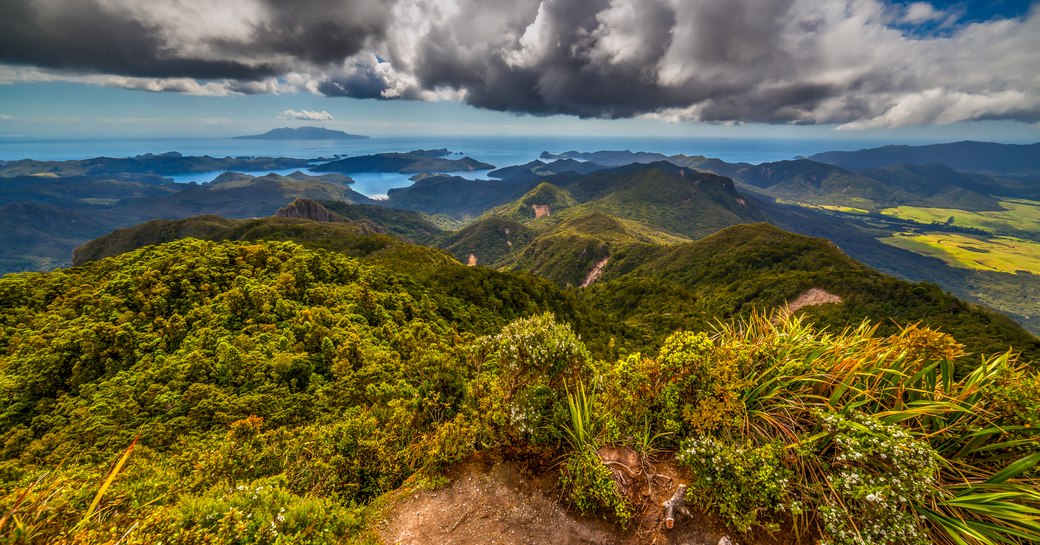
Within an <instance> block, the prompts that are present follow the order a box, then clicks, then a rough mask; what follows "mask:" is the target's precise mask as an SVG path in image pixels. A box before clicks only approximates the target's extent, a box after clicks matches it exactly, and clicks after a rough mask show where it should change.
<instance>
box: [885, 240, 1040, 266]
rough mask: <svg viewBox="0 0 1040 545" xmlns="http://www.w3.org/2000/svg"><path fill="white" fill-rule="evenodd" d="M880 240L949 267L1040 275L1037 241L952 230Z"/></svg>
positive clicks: (1039, 250)
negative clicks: (974, 234) (938, 261)
mask: <svg viewBox="0 0 1040 545" xmlns="http://www.w3.org/2000/svg"><path fill="white" fill-rule="evenodd" d="M881 242H884V243H885V244H889V245H892V246H896V247H898V248H903V249H905V250H910V251H911V252H916V253H919V254H922V255H927V256H931V257H937V258H939V259H942V260H943V261H945V262H946V263H947V264H948V265H950V266H952V267H960V268H964V269H976V270H983V271H996V272H1005V273H1012V274H1017V273H1019V272H1022V271H1025V272H1028V273H1032V274H1036V275H1040V244H1038V243H1036V242H1032V241H1028V240H1022V239H1019V238H1014V237H1002V236H998V237H974V236H967V235H960V234H955V233H936V232H932V233H928V232H926V233H896V234H895V235H894V236H891V237H888V238H883V239H881Z"/></svg>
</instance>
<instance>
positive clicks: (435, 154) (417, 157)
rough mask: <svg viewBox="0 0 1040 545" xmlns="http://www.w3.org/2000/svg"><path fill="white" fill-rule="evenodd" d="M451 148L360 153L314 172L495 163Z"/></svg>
mask: <svg viewBox="0 0 1040 545" xmlns="http://www.w3.org/2000/svg"><path fill="white" fill-rule="evenodd" d="M451 155H452V153H451V152H450V151H448V150H447V149H444V148H441V149H432V150H414V151H409V152H407V153H400V152H389V153H377V154H375V155H359V156H356V157H348V158H346V159H340V160H338V161H330V162H328V163H323V164H320V165H316V166H312V167H311V168H310V169H311V170H312V171H314V172H399V173H401V174H412V173H418V172H463V171H473V170H490V169H493V168H495V165H491V164H488V163H482V162H480V161H477V160H476V159H472V158H470V157H462V158H461V159H450V158H449V157H450V156H451Z"/></svg>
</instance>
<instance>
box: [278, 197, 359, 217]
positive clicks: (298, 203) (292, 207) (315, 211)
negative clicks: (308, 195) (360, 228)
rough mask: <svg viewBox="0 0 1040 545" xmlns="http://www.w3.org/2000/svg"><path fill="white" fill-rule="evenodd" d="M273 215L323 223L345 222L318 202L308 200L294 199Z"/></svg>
mask: <svg viewBox="0 0 1040 545" xmlns="http://www.w3.org/2000/svg"><path fill="white" fill-rule="evenodd" d="M274 215H275V217H280V218H303V219H308V220H312V221H320V222H325V223H332V222H345V221H347V220H346V219H344V218H343V217H342V216H340V215H339V214H336V213H334V212H331V211H330V210H329V209H328V208H325V207H324V206H322V205H321V203H319V202H318V201H312V200H310V199H296V200H294V201H293V202H291V203H289V204H288V205H287V206H284V207H282V208H279V209H278V211H277V212H275V213H274Z"/></svg>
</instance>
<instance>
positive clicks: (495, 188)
mask: <svg viewBox="0 0 1040 545" xmlns="http://www.w3.org/2000/svg"><path fill="white" fill-rule="evenodd" d="M535 185H537V183H536V182H533V181H524V182H518V183H507V182H505V181H497V180H468V179H466V178H461V177H459V176H448V175H443V174H441V175H432V176H423V177H421V178H419V179H417V180H416V181H415V183H414V184H412V185H410V186H408V187H401V188H394V189H391V190H389V191H387V196H388V197H389V200H388V201H387V202H386V203H385V204H387V205H389V206H392V207H394V208H403V209H405V210H414V211H418V212H425V213H427V214H444V215H447V216H451V217H453V218H456V219H473V218H477V217H479V216H480V215H481V214H482V213H483V212H484V211H485V210H487V209H488V208H491V207H493V206H498V205H500V204H503V203H507V202H509V201H512V200H514V199H518V198H520V197H521V196H523V194H524V193H526V192H528V191H530V190H531V189H533V188H534V186H535Z"/></svg>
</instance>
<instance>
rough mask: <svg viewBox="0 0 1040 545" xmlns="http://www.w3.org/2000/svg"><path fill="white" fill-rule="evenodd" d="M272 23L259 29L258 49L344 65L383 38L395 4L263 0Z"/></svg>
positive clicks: (380, 0) (379, 0)
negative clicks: (343, 63)
mask: <svg viewBox="0 0 1040 545" xmlns="http://www.w3.org/2000/svg"><path fill="white" fill-rule="evenodd" d="M262 4H263V5H264V6H265V7H266V8H267V11H268V14H269V15H270V22H269V23H265V24H263V25H260V26H258V27H257V29H256V38H257V39H256V40H255V41H254V42H252V43H251V44H250V46H251V47H253V48H256V49H267V50H268V51H270V52H276V53H286V54H289V55H292V56H293V57H295V58H298V59H301V60H305V61H310V62H312V63H315V64H332V63H337V62H342V61H343V60H344V59H346V58H347V57H349V56H351V55H353V54H355V53H357V52H359V51H361V49H362V47H363V46H364V45H365V43H366V41H368V40H369V39H371V38H374V37H380V36H382V34H383V32H384V30H385V28H386V25H387V23H388V21H389V16H390V9H391V8H392V7H393V2H392V1H389V0H387V1H383V0H350V1H344V0H306V1H301V0H262Z"/></svg>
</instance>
